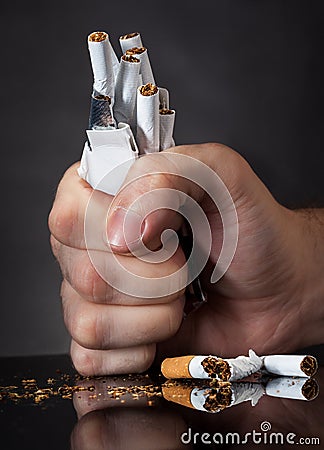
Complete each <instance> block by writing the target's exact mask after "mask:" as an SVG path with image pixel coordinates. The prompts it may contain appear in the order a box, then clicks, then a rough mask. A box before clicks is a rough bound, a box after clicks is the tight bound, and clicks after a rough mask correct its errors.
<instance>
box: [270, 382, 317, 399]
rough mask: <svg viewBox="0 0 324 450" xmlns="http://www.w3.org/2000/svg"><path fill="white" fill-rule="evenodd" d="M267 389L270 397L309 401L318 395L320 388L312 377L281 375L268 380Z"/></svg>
mask: <svg viewBox="0 0 324 450" xmlns="http://www.w3.org/2000/svg"><path fill="white" fill-rule="evenodd" d="M265 391H266V394H267V395H269V396H270V397H279V398H288V399H292V400H307V401H309V400H314V398H316V397H317V395H318V393H319V388H318V384H317V382H316V381H315V380H314V379H311V378H307V379H305V378H292V377H279V378H274V379H272V380H270V381H268V383H267V385H266V387H265Z"/></svg>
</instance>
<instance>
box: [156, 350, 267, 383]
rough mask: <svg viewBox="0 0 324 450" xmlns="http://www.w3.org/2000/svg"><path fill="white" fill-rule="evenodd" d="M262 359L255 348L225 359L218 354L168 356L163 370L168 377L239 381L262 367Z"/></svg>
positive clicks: (162, 367) (163, 364) (163, 363)
mask: <svg viewBox="0 0 324 450" xmlns="http://www.w3.org/2000/svg"><path fill="white" fill-rule="evenodd" d="M261 366H262V359H261V358H260V357H259V356H257V355H256V354H255V353H254V351H253V350H249V356H238V357H237V358H230V359H223V358H219V357H217V356H181V357H176V358H167V359H165V360H164V361H163V362H162V366H161V371H162V374H163V375H164V376H165V377H166V378H201V379H216V380H221V381H237V380H241V379H242V378H245V377H247V376H249V375H251V374H252V373H255V372H257V371H258V370H260V369H261Z"/></svg>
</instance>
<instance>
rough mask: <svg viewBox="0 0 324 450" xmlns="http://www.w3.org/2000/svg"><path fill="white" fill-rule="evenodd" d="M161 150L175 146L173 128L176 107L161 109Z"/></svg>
mask: <svg viewBox="0 0 324 450" xmlns="http://www.w3.org/2000/svg"><path fill="white" fill-rule="evenodd" d="M159 114H160V150H166V149H168V148H170V147H173V146H174V140H173V129H174V121H175V110H174V109H167V108H164V109H160V112H159Z"/></svg>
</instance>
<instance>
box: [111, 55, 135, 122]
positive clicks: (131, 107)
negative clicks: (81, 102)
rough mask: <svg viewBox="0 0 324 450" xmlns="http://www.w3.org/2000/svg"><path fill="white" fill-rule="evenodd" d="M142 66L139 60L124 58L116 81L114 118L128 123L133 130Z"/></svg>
mask: <svg viewBox="0 0 324 450" xmlns="http://www.w3.org/2000/svg"><path fill="white" fill-rule="evenodd" d="M140 65H141V63H140V60H139V59H138V58H135V57H134V56H127V55H124V56H122V58H121V61H120V68H119V72H118V75H117V79H116V89H115V104H114V116H115V119H116V121H117V123H119V122H124V123H128V124H129V125H130V126H131V128H132V129H134V128H135V124H136V93H137V88H138V76H139V72H140Z"/></svg>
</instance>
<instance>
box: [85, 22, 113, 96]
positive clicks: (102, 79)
mask: <svg viewBox="0 0 324 450" xmlns="http://www.w3.org/2000/svg"><path fill="white" fill-rule="evenodd" d="M88 48H89V53H90V59H91V65H92V71H93V78H94V83H93V89H94V91H95V92H96V93H98V94H101V95H105V96H108V97H110V98H111V99H113V97H114V87H115V75H114V65H113V59H114V51H113V49H112V47H111V45H110V42H109V37H108V34H107V33H105V32H103V31H98V32H95V33H91V34H90V35H89V36H88ZM115 57H116V55H115Z"/></svg>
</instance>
